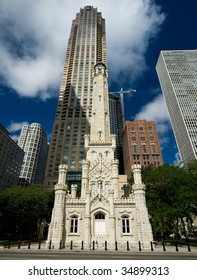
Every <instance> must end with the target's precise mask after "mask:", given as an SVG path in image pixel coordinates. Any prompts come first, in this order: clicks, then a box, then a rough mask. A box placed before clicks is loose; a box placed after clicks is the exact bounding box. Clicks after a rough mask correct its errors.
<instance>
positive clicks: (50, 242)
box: [49, 240, 52, 249]
mask: <svg viewBox="0 0 197 280" xmlns="http://www.w3.org/2000/svg"><path fill="white" fill-rule="evenodd" d="M51 243H52V242H51V240H50V241H49V249H51Z"/></svg>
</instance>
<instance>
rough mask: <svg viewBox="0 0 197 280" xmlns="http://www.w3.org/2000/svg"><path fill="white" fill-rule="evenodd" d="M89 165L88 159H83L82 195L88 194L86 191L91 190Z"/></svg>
mask: <svg viewBox="0 0 197 280" xmlns="http://www.w3.org/2000/svg"><path fill="white" fill-rule="evenodd" d="M89 167H90V163H89V161H88V160H83V161H82V178H81V197H85V196H86V191H87V190H89Z"/></svg>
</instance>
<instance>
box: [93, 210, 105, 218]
mask: <svg viewBox="0 0 197 280" xmlns="http://www.w3.org/2000/svg"><path fill="white" fill-rule="evenodd" d="M95 219H99V220H103V219H105V215H104V214H103V213H101V212H99V213H97V214H96V215H95Z"/></svg>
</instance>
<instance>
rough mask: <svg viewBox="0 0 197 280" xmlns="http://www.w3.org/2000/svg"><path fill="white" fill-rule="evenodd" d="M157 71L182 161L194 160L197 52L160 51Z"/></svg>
mask: <svg viewBox="0 0 197 280" xmlns="http://www.w3.org/2000/svg"><path fill="white" fill-rule="evenodd" d="M156 70H157V74H158V77H159V81H160V85H161V88H162V92H163V95H164V99H165V101H166V104H167V108H168V112H169V116H170V120H171V124H172V128H173V131H174V135H175V139H176V142H177V146H178V149H179V153H180V157H181V160H182V162H183V163H186V162H188V161H189V160H192V159H197V50H178V51H161V53H160V56H159V59H158V62H157V65H156Z"/></svg>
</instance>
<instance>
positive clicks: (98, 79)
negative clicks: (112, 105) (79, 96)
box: [90, 61, 110, 143]
mask: <svg viewBox="0 0 197 280" xmlns="http://www.w3.org/2000/svg"><path fill="white" fill-rule="evenodd" d="M92 78H93V94H94V95H93V100H92V116H91V131H90V142H95V141H96V142H104V143H107V142H109V141H110V120H109V101H108V82H107V79H108V72H107V68H106V66H105V64H104V63H102V62H101V61H99V62H98V63H97V64H96V65H95V66H94V71H93V74H92Z"/></svg>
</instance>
